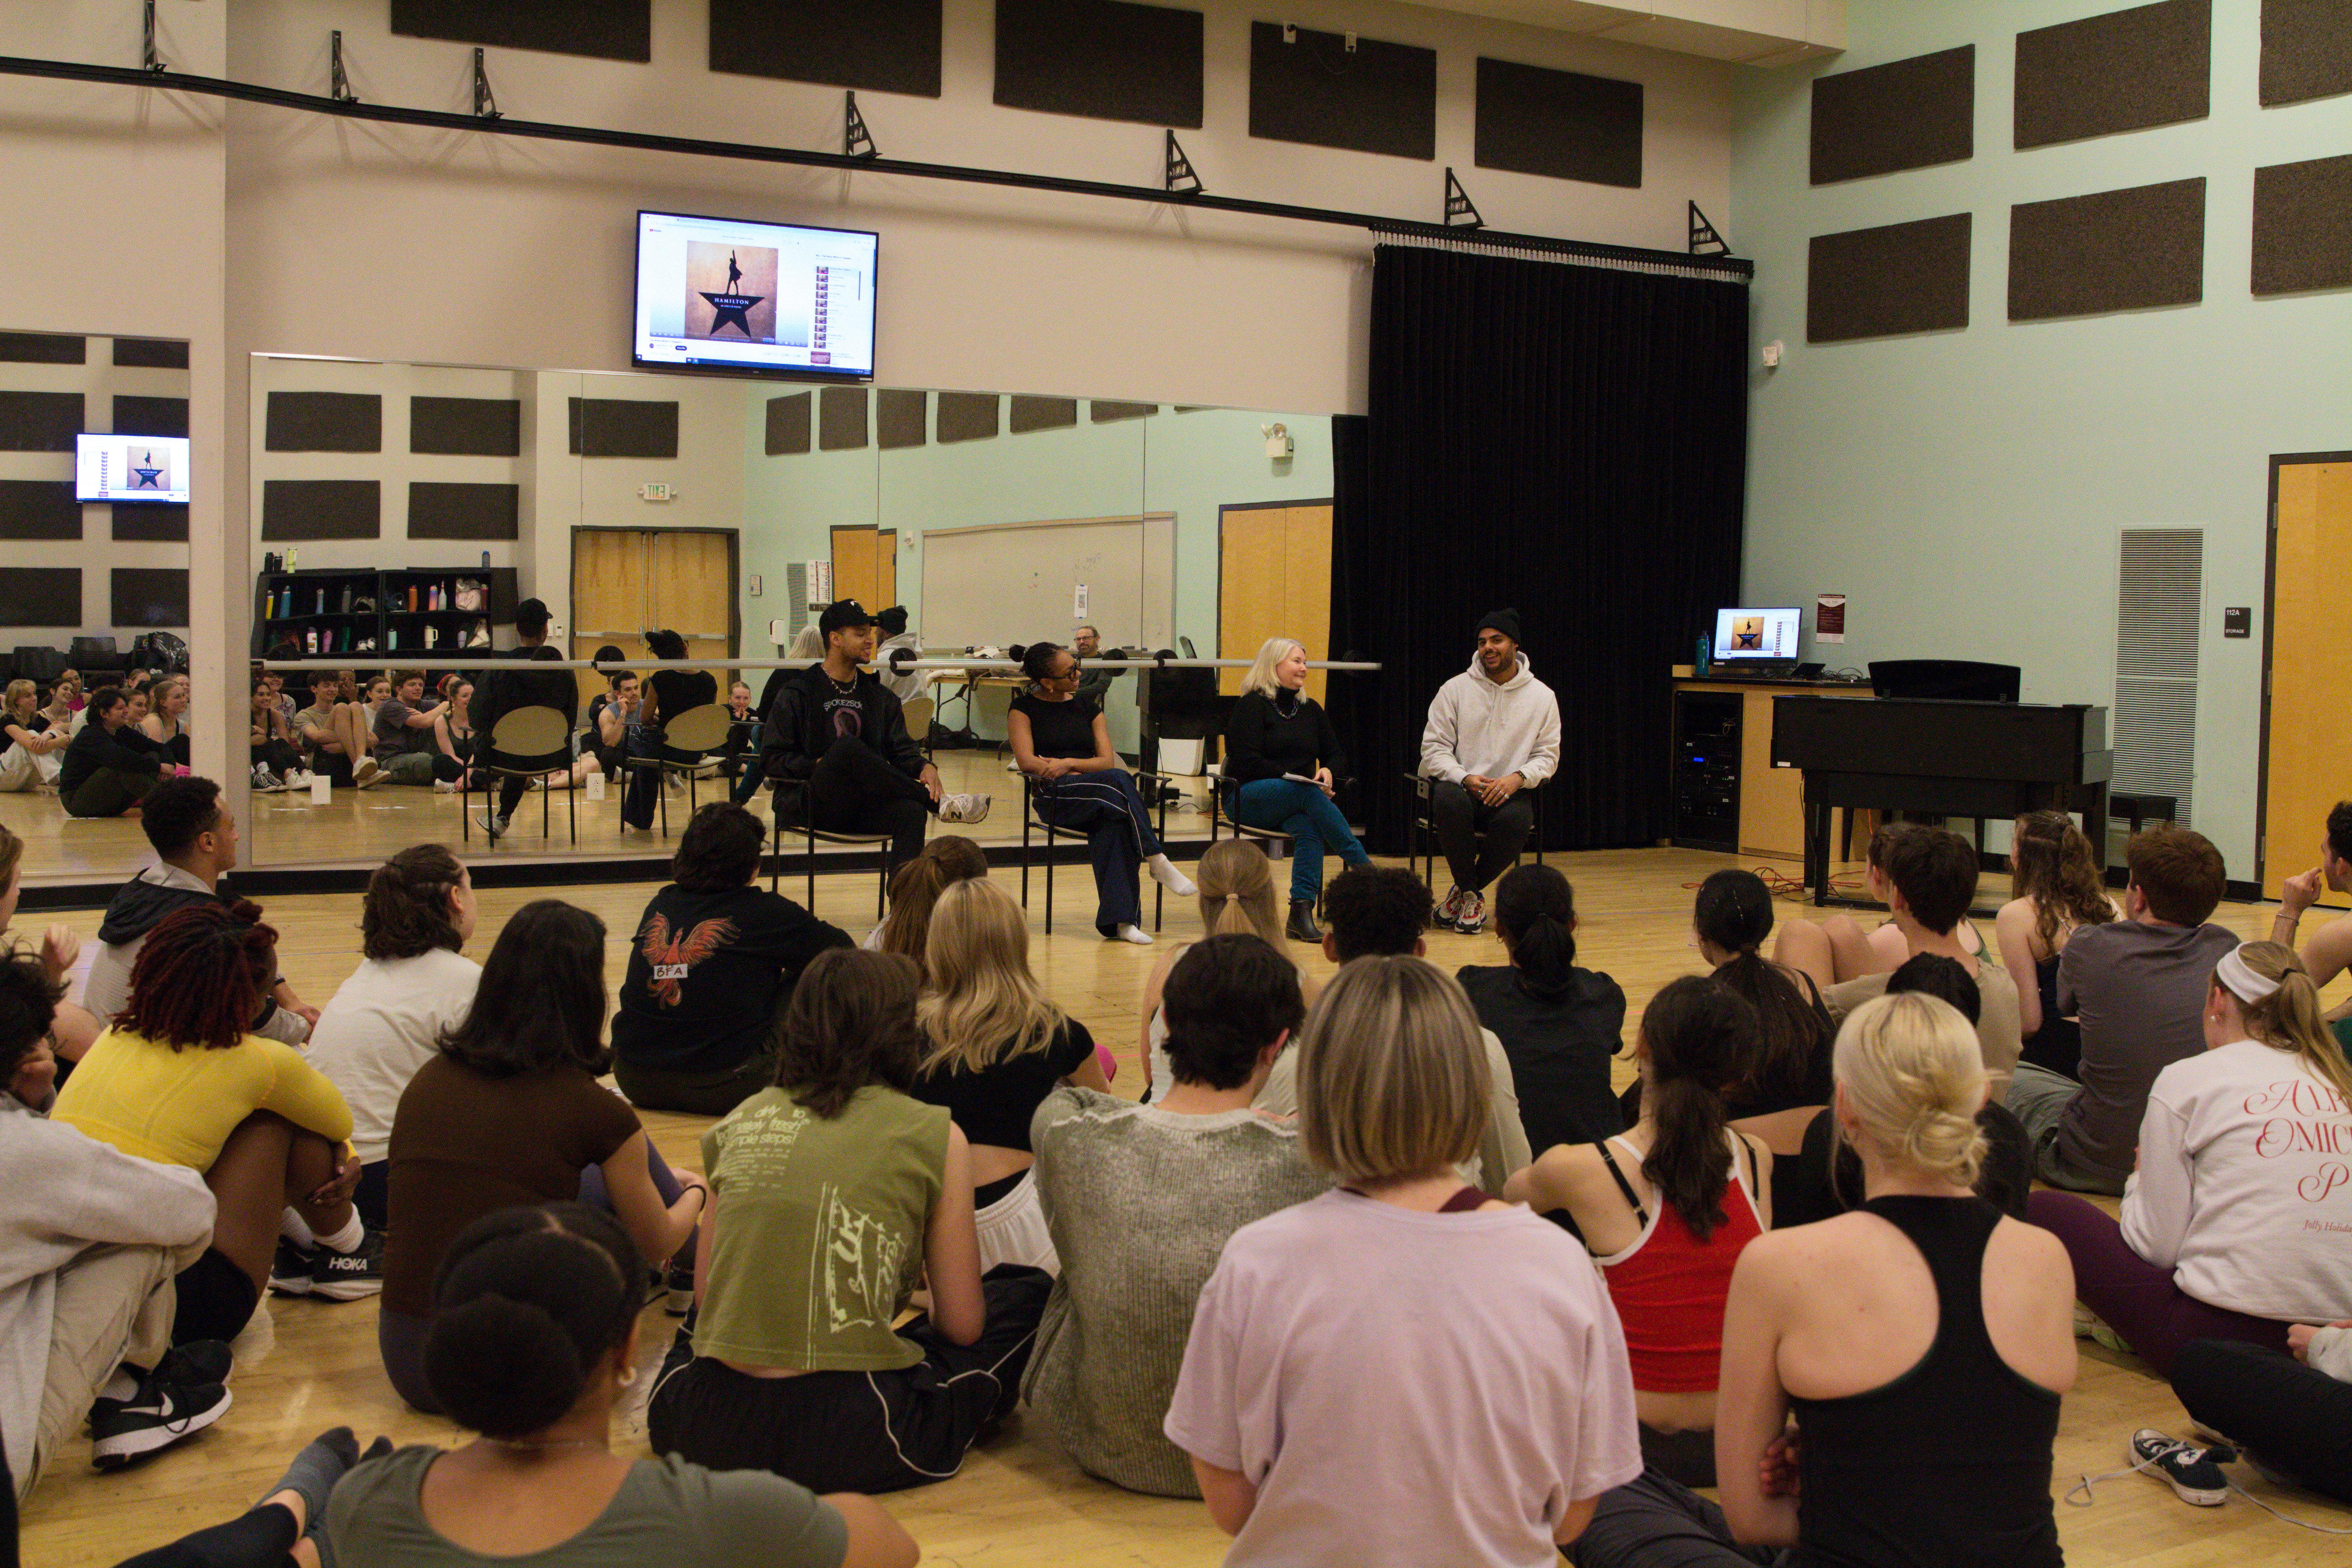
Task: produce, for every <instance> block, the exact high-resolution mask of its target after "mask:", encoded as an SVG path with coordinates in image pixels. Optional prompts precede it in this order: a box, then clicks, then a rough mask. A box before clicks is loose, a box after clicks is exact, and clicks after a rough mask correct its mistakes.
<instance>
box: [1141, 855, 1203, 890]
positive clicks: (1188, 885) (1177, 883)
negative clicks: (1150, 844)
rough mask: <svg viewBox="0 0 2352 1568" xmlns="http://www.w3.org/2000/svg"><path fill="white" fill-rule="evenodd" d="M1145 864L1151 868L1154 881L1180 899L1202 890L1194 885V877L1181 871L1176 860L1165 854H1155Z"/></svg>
mask: <svg viewBox="0 0 2352 1568" xmlns="http://www.w3.org/2000/svg"><path fill="white" fill-rule="evenodd" d="M1144 865H1145V866H1146V867H1147V868H1149V869H1150V872H1151V879H1152V880H1153V881H1155V882H1157V883H1159V884H1160V886H1161V887H1163V888H1165V889H1168V890H1169V891H1170V892H1171V893H1173V894H1175V895H1176V896H1177V897H1178V898H1180V899H1189V898H1191V897H1192V895H1193V894H1195V893H1197V892H1199V891H1200V890H1201V889H1198V888H1196V887H1194V886H1193V885H1192V879H1191V878H1190V877H1187V876H1186V875H1184V873H1183V872H1181V871H1179V870H1178V869H1177V868H1176V862H1174V861H1173V860H1171V859H1170V858H1168V857H1167V856H1165V855H1154V856H1153V857H1152V858H1150V859H1149V860H1147V861H1145V862H1144Z"/></svg>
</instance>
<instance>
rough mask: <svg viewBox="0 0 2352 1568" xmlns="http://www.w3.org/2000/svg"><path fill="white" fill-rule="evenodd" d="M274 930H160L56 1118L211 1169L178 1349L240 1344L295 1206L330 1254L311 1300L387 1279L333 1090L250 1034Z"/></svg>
mask: <svg viewBox="0 0 2352 1568" xmlns="http://www.w3.org/2000/svg"><path fill="white" fill-rule="evenodd" d="M277 942H278V933H277V932H276V931H271V930H270V929H269V928H268V926H266V925H263V924H262V923H261V911H260V910H257V909H256V908H254V907H253V906H252V905H251V904H218V903H204V904H198V905H194V906H193V907H191V908H188V909H184V910H180V911H179V912H178V913H177V914H174V915H173V916H172V917H171V918H169V919H168V920H166V921H163V924H161V925H159V926H157V927H156V928H155V929H154V931H152V932H151V933H150V934H149V935H148V938H147V941H146V943H145V945H144V946H142V948H141V949H140V952H139V964H138V967H137V968H136V969H134V970H132V971H131V997H130V1000H129V1001H128V1002H127V1003H125V1004H124V1005H123V1008H122V1011H121V1014H120V1015H119V1016H117V1017H116V1018H115V1020H114V1024H113V1026H112V1027H111V1028H110V1029H108V1030H107V1031H106V1033H104V1034H102V1035H100V1037H98V1040H97V1043H96V1044H94V1045H92V1046H91V1047H89V1053H88V1054H87V1055H85V1056H84V1057H83V1058H82V1059H81V1063H80V1065H79V1066H78V1067H77V1068H75V1069H74V1072H73V1076H72V1077H71V1078H69V1079H67V1080H66V1084H65V1087H64V1088H63V1089H59V1090H58V1104H57V1110H55V1112H53V1114H54V1115H55V1116H56V1118H57V1120H58V1121H62V1122H65V1123H67V1124H68V1125H69V1126H72V1127H76V1128H79V1130H80V1131H84V1132H87V1133H89V1135H90V1136H91V1137H93V1138H96V1139H100V1140H101V1141H102V1142H108V1143H111V1144H113V1145H114V1146H115V1147H116V1148H118V1149H120V1150H121V1151H122V1152H124V1153H126V1154H135V1155H137V1156H138V1157H139V1158H141V1159H142V1160H160V1161H163V1162H165V1163H171V1164H175V1165H185V1166H187V1167H188V1168H189V1169H190V1170H193V1171H198V1172H201V1173H203V1174H204V1177H205V1185H206V1186H208V1187H210V1188H211V1189H212V1191H213V1197H214V1199H215V1202H216V1204H217V1205H218V1210H219V1213H218V1217H217V1218H216V1219H215V1222H214V1226H213V1239H212V1245H211V1247H208V1248H207V1249H205V1253H204V1254H203V1256H201V1257H199V1258H196V1260H195V1261H194V1262H193V1263H191V1264H189V1265H188V1267H187V1268H184V1269H182V1270H181V1272H180V1275H179V1279H178V1281H177V1289H178V1292H179V1308H178V1313H177V1317H176V1320H175V1321H174V1322H173V1328H172V1337H173V1342H175V1343H185V1342H189V1341H191V1340H234V1339H235V1338H236V1336H237V1331H239V1330H241V1329H243V1328H244V1327H245V1324H246V1320H247V1319H248V1318H250V1317H252V1316H253V1310H254V1308H255V1307H256V1306H257V1305H259V1303H260V1300H261V1292H262V1289H263V1288H264V1287H265V1286H266V1285H267V1284H268V1280H269V1269H270V1264H271V1261H272V1259H273V1258H274V1257H275V1256H276V1252H277V1247H278V1232H279V1228H280V1226H281V1224H282V1221H283V1218H284V1215H285V1213H286V1210H287V1209H288V1208H289V1207H291V1208H292V1209H293V1210H294V1211H295V1212H296V1213H297V1214H298V1215H299V1216H300V1217H301V1220H302V1222H303V1224H305V1225H306V1226H309V1227H310V1234H311V1235H312V1236H313V1237H316V1238H317V1240H318V1243H319V1246H320V1247H321V1248H322V1249H323V1250H322V1251H321V1253H320V1258H319V1261H318V1265H317V1279H316V1282H315V1283H314V1284H313V1286H312V1289H313V1291H314V1292H315V1293H317V1294H319V1295H321V1296H325V1297H328V1298H330V1299H331V1300H357V1299H359V1298H360V1297H362V1296H369V1295H373V1294H374V1293H375V1291H376V1290H377V1289H380V1288H381V1286H382V1282H383V1274H382V1272H381V1268H380V1259H379V1251H380V1243H381V1239H382V1238H381V1237H380V1235H378V1234H376V1233H373V1232H370V1231H369V1230H368V1229H367V1227H366V1226H364V1225H363V1224H362V1223H361V1220H360V1216H359V1214H358V1212H357V1211H356V1210H355V1209H354V1208H353V1207H352V1196H351V1194H352V1188H354V1187H355V1186H357V1185H358V1184H359V1176H360V1165H359V1161H358V1160H357V1159H356V1158H354V1157H353V1156H352V1153H351V1151H350V1148H349V1146H348V1145H347V1144H346V1143H345V1142H344V1140H346V1139H348V1138H349V1137H350V1136H351V1135H352V1113H351V1111H350V1110H349V1109H348V1108H346V1107H345V1106H344V1104H343V1097H342V1096H341V1094H339V1093H337V1092H336V1089H335V1086H334V1085H333V1084H331V1083H330V1082H328V1081H327V1079H325V1078H324V1077H323V1076H321V1075H320V1071H319V1069H318V1068H314V1067H312V1066H311V1065H310V1063H309V1062H308V1061H306V1060H304V1059H303V1058H302V1055H301V1053H299V1051H297V1050H295V1048H294V1047H291V1046H289V1045H288V1044H286V1043H285V1042H284V1041H282V1040H273V1039H268V1038H266V1037H262V1036H260V1035H256V1034H252V1033H249V1032H248V1030H249V1027H250V1025H251V1021H252V1018H253V1016H254V1013H255V1010H256V1008H257V1005H258V1004H259V1001H260V996H261V988H262V986H263V985H265V984H268V978H269V976H271V975H273V974H275V973H277V972H278V970H277V964H278V952H277Z"/></svg>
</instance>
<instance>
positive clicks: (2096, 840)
mask: <svg viewBox="0 0 2352 1568" xmlns="http://www.w3.org/2000/svg"><path fill="white" fill-rule="evenodd" d="M2084 789H2085V791H2086V793H2087V794H2088V795H2089V804H2088V805H2086V806H2085V807H2084V811H2083V833H2084V837H2087V838H2089V839H2090V841H2091V864H2092V865H2094V866H2096V867H2097V868H2099V871H2100V878H2101V879H2102V880H2105V873H2106V869H2107V784H2106V781H2105V780H2104V779H2103V780H2101V781H2100V782H2099V783H2097V784H2087V785H2085V786H2084Z"/></svg>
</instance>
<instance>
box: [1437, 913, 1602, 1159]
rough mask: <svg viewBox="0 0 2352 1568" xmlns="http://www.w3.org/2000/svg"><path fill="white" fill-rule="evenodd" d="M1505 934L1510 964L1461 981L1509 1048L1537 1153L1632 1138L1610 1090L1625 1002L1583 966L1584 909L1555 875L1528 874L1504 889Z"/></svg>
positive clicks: (1464, 975) (1501, 919)
mask: <svg viewBox="0 0 2352 1568" xmlns="http://www.w3.org/2000/svg"><path fill="white" fill-rule="evenodd" d="M1495 934H1496V936H1498V937H1500V938H1501V939H1502V942H1503V956H1504V958H1506V959H1507V960H1508V962H1507V963H1502V964H1498V965H1495V966H1491V967H1481V966H1478V965H1475V964H1474V965H1469V966H1465V968H1463V969H1461V970H1460V971H1458V972H1457V973H1455V975H1454V978H1455V979H1457V980H1459V981H1461V982H1462V988H1463V989H1464V990H1465V991H1467V992H1468V993H1469V994H1470V1005H1472V1006H1473V1007H1475V1008H1476V1009H1477V1010H1478V1022H1479V1023H1481V1024H1483V1025H1485V1026H1486V1027H1487V1028H1489V1029H1492V1030H1493V1031H1494V1032H1495V1037H1496V1039H1499V1040H1501V1041H1502V1042H1503V1054H1504V1055H1505V1056H1507V1057H1508V1058H1510V1059H1511V1081H1512V1083H1513V1084H1514V1085H1515V1086H1517V1090H1518V1096H1519V1121H1520V1123H1521V1124H1522V1125H1523V1126H1525V1127H1526V1129H1527V1132H1528V1149H1529V1150H1530V1151H1531V1152H1534V1153H1536V1154H1538V1155H1540V1154H1542V1153H1543V1152H1544V1151H1545V1150H1547V1149H1549V1148H1550V1147H1552V1146H1553V1145H1554V1144H1557V1143H1593V1142H1600V1141H1601V1139H1604V1138H1613V1137H1615V1136H1616V1135H1617V1134H1618V1133H1620V1132H1622V1131H1625V1120H1624V1117H1623V1115H1622V1113H1621V1112H1620V1111H1619V1110H1618V1108H1617V1096H1616V1095H1615V1094H1614V1093H1612V1091H1611V1090H1610V1088H1609V1060H1610V1058H1612V1057H1613V1056H1615V1055H1616V1054H1617V1052H1618V1049H1619V1047H1621V1046H1622V1044H1623V1043H1624V1028H1625V993H1624V992H1623V991H1622V990H1621V989H1620V988H1619V987H1618V984H1617V982H1615V981H1614V980H1612V979H1610V978H1609V976H1607V975H1606V974H1601V973H1595V972H1594V971H1592V970H1590V969H1579V968H1578V967H1577V966H1576V899H1575V893H1574V891H1573V889H1570V887H1569V885H1568V879H1567V878H1565V877H1563V876H1561V875H1560V874H1559V872H1558V871H1555V870H1553V869H1552V868H1550V867H1549V866H1521V867H1518V868H1516V869H1515V870H1513V871H1511V872H1510V873H1509V874H1508V875H1507V876H1506V877H1504V879H1502V881H1501V882H1500V883H1499V884H1497V886H1496V889H1495Z"/></svg>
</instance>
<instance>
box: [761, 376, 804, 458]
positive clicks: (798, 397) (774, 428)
mask: <svg viewBox="0 0 2352 1568" xmlns="http://www.w3.org/2000/svg"><path fill="white" fill-rule="evenodd" d="M809 403H810V396H809V395H808V394H807V393H805V392H792V393H786V394H785V395H783V396H782V397H771V398H770V399H768V432H767V434H768V456H770V457H771V458H797V457H799V456H800V455H801V454H802V453H803V452H805V451H807V450H808V449H809Z"/></svg>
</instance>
